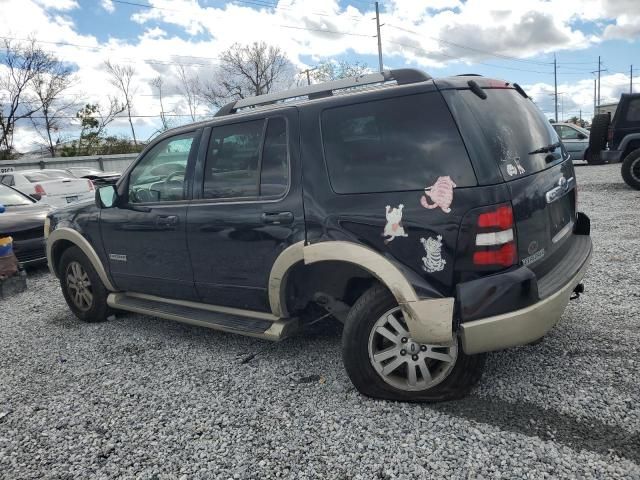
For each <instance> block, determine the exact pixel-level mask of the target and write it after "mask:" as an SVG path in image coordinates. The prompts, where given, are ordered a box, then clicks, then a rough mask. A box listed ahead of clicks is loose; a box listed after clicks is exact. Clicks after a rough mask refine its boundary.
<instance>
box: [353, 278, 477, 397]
mask: <svg viewBox="0 0 640 480" xmlns="http://www.w3.org/2000/svg"><path fill="white" fill-rule="evenodd" d="M389 315H391V316H394V318H396V321H397V322H398V323H401V325H400V327H403V326H404V325H403V324H402V322H403V320H402V318H401V317H402V313H401V311H400V309H399V307H398V304H397V303H396V301H395V299H394V298H393V296H391V294H390V293H389V291H388V290H387V289H386V288H384V287H383V286H382V285H375V286H373V287H371V288H370V289H369V290H367V291H366V292H365V293H364V294H363V295H362V296H361V297H360V298H359V299H358V300H357V301H356V303H355V304H354V305H353V307H352V308H351V310H350V311H349V314H348V315H347V319H346V321H345V327H344V331H343V334H342V359H343V362H344V366H345V369H346V371H347V374H348V375H349V378H350V379H351V382H352V383H353V384H354V386H355V387H356V388H357V389H358V391H359V392H360V393H362V394H363V395H367V396H369V397H373V398H380V399H385V400H398V401H405V402H439V401H444V400H454V399H458V398H461V397H464V396H465V395H466V394H467V393H468V392H469V390H470V389H471V387H473V385H475V384H476V383H477V382H478V381H479V380H480V377H481V376H482V371H483V368H484V363H485V359H486V355H485V354H481V355H466V354H465V353H464V352H463V351H462V348H461V347H460V348H459V347H458V345H459V344H460V343H459V341H458V338H457V337H456V339H455V343H454V344H453V345H452V346H451V347H438V346H432V345H423V346H420V345H418V348H417V349H414V350H413V351H414V352H417V353H418V354H419V355H411V354H410V353H408V349H409V348H410V347H415V346H416V345H417V344H415V343H414V342H413V341H412V340H411V339H410V338H408V341H407V342H406V343H402V341H403V340H404V339H405V338H406V337H403V338H402V339H401V337H402V332H400V331H398V330H397V329H396V332H395V333H397V334H398V335H397V338H396V340H395V342H392V341H390V340H388V339H387V340H386V341H387V342H389V346H388V347H381V348H385V350H381V351H379V352H378V354H379V353H380V352H381V353H382V356H386V355H387V354H386V352H387V351H391V350H392V349H393V350H396V349H398V348H403V350H404V351H405V352H407V353H405V355H406V356H405V355H403V356H402V357H401V356H400V355H401V353H398V354H394V356H393V357H390V358H388V359H385V361H386V362H387V363H386V365H384V366H385V367H387V366H391V364H393V363H394V362H398V361H401V362H404V363H401V364H399V366H398V367H397V368H395V369H394V370H392V371H391V373H390V374H389V375H386V376H384V375H383V374H382V373H378V371H379V370H380V369H381V368H382V366H381V363H378V366H375V364H376V363H377V362H376V361H375V360H374V353H373V351H372V348H375V345H376V344H377V343H378V342H379V341H380V340H383V341H384V339H382V337H385V338H387V337H386V336H384V335H380V334H379V333H378V332H379V330H378V328H379V325H380V322H381V321H385V320H384V319H388V318H389ZM389 325H391V323H389ZM384 328H386V327H384ZM374 329H375V332H374V331H373V330H374ZM387 331H388V332H390V333H393V332H391V331H390V330H389V329H388V328H387ZM423 348H424V349H425V351H423V350H422V349H423ZM442 350H446V352H442ZM431 355H439V356H440V357H449V358H451V359H452V361H446V362H445V361H441V360H435V359H433V357H431ZM375 356H379V355H375ZM419 356H420V357H419ZM414 357H419V358H415V359H414ZM425 361H426V368H427V371H429V373H432V372H433V373H432V374H433V377H429V378H431V379H432V382H431V383H430V382H428V381H427V380H426V378H427V377H426V376H424V375H423V374H422V373H421V372H423V371H424V370H423V368H424V365H422V363H424V362H425ZM409 368H412V369H413V371H414V372H415V373H416V376H417V377H419V378H418V379H417V380H416V378H414V379H413V380H414V385H415V386H413V387H412V386H411V385H410V380H409V377H410V375H409ZM383 371H384V370H383ZM403 373H404V378H405V380H404V383H405V384H403V380H402V375H403ZM396 374H397V375H396ZM423 386H425V387H426V388H423Z"/></svg>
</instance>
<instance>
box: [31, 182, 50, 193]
mask: <svg viewBox="0 0 640 480" xmlns="http://www.w3.org/2000/svg"><path fill="white" fill-rule="evenodd" d="M33 188H34V189H35V191H36V194H37V195H40V196H44V195H46V194H47V192H45V191H44V188H43V187H42V185H40V184H39V183H36V185H35V186H34V187H33Z"/></svg>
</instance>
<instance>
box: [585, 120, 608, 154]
mask: <svg viewBox="0 0 640 480" xmlns="http://www.w3.org/2000/svg"><path fill="white" fill-rule="evenodd" d="M609 123H610V119H609V115H608V114H605V113H600V114H598V115H596V116H595V117H593V121H592V122H591V130H590V132H589V158H588V159H587V162H589V165H601V164H602V163H603V162H602V160H600V152H601V151H602V150H604V149H605V148H606V146H607V135H608V132H609Z"/></svg>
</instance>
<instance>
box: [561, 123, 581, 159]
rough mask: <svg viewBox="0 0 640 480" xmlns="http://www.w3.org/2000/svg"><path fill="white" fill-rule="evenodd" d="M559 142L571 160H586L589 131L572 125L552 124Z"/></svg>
mask: <svg viewBox="0 0 640 480" xmlns="http://www.w3.org/2000/svg"><path fill="white" fill-rule="evenodd" d="M552 125H553V128H554V129H555V131H556V132H557V133H558V136H559V137H560V140H562V143H564V146H565V148H566V149H567V151H568V152H569V154H570V155H571V158H572V159H573V160H587V158H588V155H589V130H585V129H584V128H580V127H579V126H577V125H573V124H572V123H553V124H552Z"/></svg>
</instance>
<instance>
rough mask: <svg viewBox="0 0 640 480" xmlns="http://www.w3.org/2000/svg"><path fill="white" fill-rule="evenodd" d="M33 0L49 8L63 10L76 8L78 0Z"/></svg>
mask: <svg viewBox="0 0 640 480" xmlns="http://www.w3.org/2000/svg"><path fill="white" fill-rule="evenodd" d="M35 2H36V3H37V4H39V5H41V6H42V7H44V8H48V9H51V10H61V11H63V10H73V9H74V8H78V2H76V0H35Z"/></svg>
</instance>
